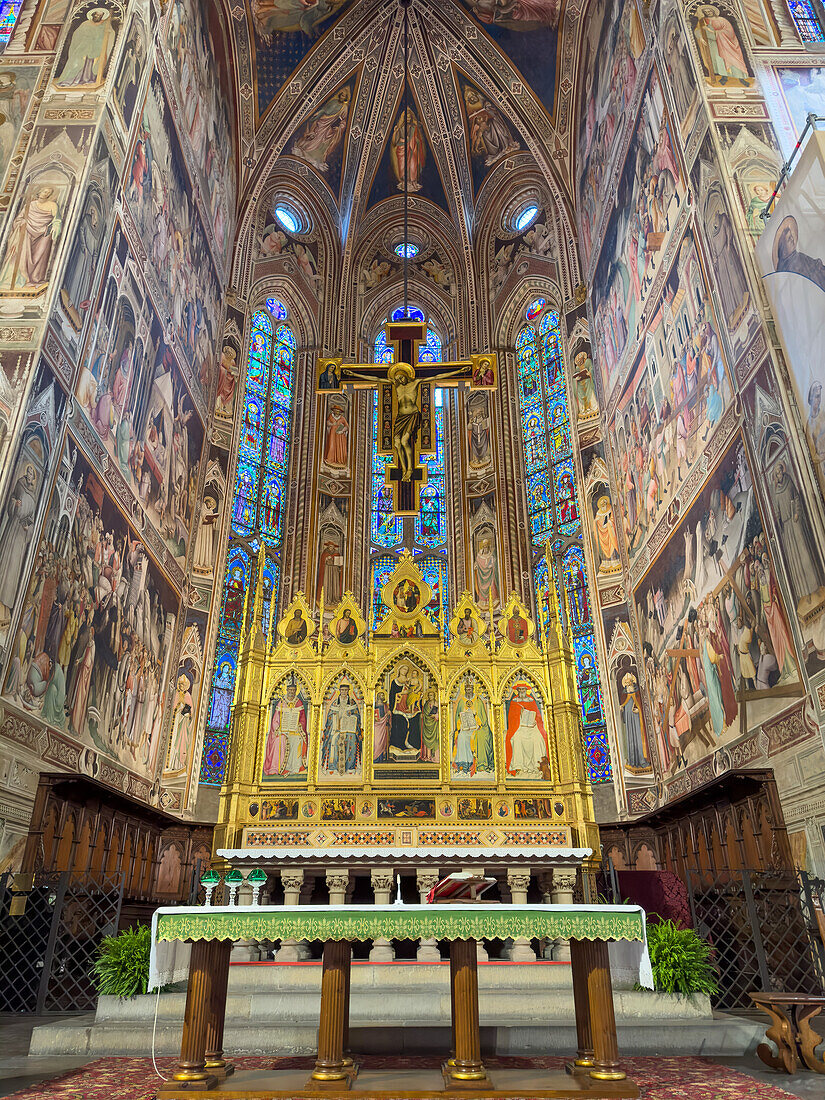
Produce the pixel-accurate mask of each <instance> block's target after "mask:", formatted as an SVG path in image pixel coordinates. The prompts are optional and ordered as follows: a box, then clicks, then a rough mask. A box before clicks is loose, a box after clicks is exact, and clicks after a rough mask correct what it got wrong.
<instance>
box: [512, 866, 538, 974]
mask: <svg viewBox="0 0 825 1100" xmlns="http://www.w3.org/2000/svg"><path fill="white" fill-rule="evenodd" d="M507 885H508V886H509V887H510V896H511V899H512V902H513V905H526V904H527V891H528V890H529V889H530V868H529V867H513V868H511V869H510V870H508V872H507ZM509 957H510V959H511V960H512V961H513V962H535V961H536V953H535V951H534V950H533V948H532V947H531V945H530V941H529V940H528V939H527V938H526V937H524V936H517V937H516V938H515V939H514V940H513V946H512V947H511V948H510V951H509Z"/></svg>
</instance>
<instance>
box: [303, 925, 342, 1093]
mask: <svg viewBox="0 0 825 1100" xmlns="http://www.w3.org/2000/svg"><path fill="white" fill-rule="evenodd" d="M351 958H352V947H351V945H350V943H349V940H327V941H326V943H325V944H324V965H323V969H322V974H321V1020H320V1023H319V1026H318V1057H317V1058H316V1060H315V1069H314V1070H313V1071H312V1073H311V1075H310V1077H309V1080H308V1081H307V1084H306V1087H307V1088H308V1089H318V1088H322V1089H323V1088H328V1089H337V1090H338V1091H340V1090H341V1089H348V1088H349V1086H350V1081H351V1079H352V1076H353V1066H352V1063H351V1062H350V1063H349V1064H347V1062H346V1060H345V1058H344V1030H345V1026H346V993H347V990H348V988H349V978H348V971H349V968H350V960H351Z"/></svg>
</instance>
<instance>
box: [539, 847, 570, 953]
mask: <svg viewBox="0 0 825 1100" xmlns="http://www.w3.org/2000/svg"><path fill="white" fill-rule="evenodd" d="M575 889H576V868H575V867H554V868H553V886H552V889H551V892H550V900H551V901H552V903H553V905H572V904H573V891H574V890H575ZM545 957H546V952H545ZM550 958H551V959H553V960H554V961H555V962H569V961H570V940H556V941H555V942H554V944H553V947H552V951H551V954H550Z"/></svg>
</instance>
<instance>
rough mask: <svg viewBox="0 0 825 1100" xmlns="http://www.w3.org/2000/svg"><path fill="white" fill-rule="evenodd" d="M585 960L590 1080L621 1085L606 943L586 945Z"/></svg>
mask: <svg viewBox="0 0 825 1100" xmlns="http://www.w3.org/2000/svg"><path fill="white" fill-rule="evenodd" d="M586 958H587V965H586V968H585V972H586V974H587V993H588V1000H589V1002H590V1027H591V1031H592V1035H593V1068H592V1069H591V1070H590V1076H591V1077H593V1078H594V1079H595V1080H596V1081H623V1080H624V1079H625V1078H626V1076H627V1074H626V1073H625V1072H624V1070H623V1069H622V1068H621V1066H620V1065H619V1044H618V1042H617V1039H616V1017H615V1015H614V1012H613V987H612V985H611V982H610V956H609V955H608V952H607V943H606V942H605V941H604V940H590V941H588V950H587V952H586Z"/></svg>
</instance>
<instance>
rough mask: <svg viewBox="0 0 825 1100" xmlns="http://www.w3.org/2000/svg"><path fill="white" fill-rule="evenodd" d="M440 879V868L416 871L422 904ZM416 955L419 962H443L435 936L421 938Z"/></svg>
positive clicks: (416, 880)
mask: <svg viewBox="0 0 825 1100" xmlns="http://www.w3.org/2000/svg"><path fill="white" fill-rule="evenodd" d="M438 879H439V874H438V869H437V868H435V867H419V868H418V870H417V871H416V872H415V885H416V886H417V887H418V898H419V900H420V902H421V904H422V905H425V904H426V902H427V894H429V892H430V890H432V888H433V887H434V886H435V885H436V883H437V882H438ZM415 957H416V958H417V959H418V961H419V962H441V952H440V951H439V950H438V940H437V939H435V937H432V938H429V939H422V940H419V943H418V950H417V951H416V955H415Z"/></svg>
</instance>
